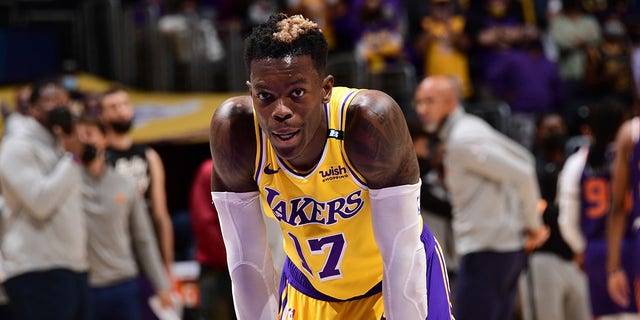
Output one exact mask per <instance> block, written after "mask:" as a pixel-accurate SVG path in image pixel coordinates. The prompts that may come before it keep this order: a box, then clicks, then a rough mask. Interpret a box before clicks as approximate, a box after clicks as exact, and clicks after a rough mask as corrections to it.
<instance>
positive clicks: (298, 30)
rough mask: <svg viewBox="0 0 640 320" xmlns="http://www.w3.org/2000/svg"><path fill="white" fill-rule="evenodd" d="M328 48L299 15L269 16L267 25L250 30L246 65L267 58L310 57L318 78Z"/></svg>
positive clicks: (318, 32)
mask: <svg viewBox="0 0 640 320" xmlns="http://www.w3.org/2000/svg"><path fill="white" fill-rule="evenodd" d="M327 54H328V45H327V40H326V39H325V37H324V35H323V34H322V31H321V30H320V28H319V27H318V25H317V24H316V23H315V22H313V21H311V20H309V19H307V18H304V17H303V16H301V15H295V16H287V15H286V14H284V13H279V14H275V15H272V16H271V17H270V18H269V21H267V22H265V23H263V24H260V25H258V26H256V27H255V28H253V30H252V32H251V34H250V35H249V36H248V37H247V39H246V40H245V52H244V58H245V64H246V66H247V70H250V66H251V61H253V60H259V59H266V58H275V59H279V58H284V57H286V56H302V55H309V56H310V57H311V60H312V61H313V66H314V68H315V69H316V70H317V71H318V74H320V75H321V76H323V75H324V72H325V66H326V64H327Z"/></svg>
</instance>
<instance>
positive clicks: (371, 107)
mask: <svg viewBox="0 0 640 320" xmlns="http://www.w3.org/2000/svg"><path fill="white" fill-rule="evenodd" d="M401 114H402V110H401V109H400V106H398V103H397V102H396V101H395V100H394V99H393V98H392V97H391V96H389V95H388V94H386V93H384V92H382V91H379V90H372V89H363V90H360V91H358V92H357V93H356V95H355V96H354V98H353V100H352V101H351V103H350V104H349V107H348V109H347V121H348V122H349V121H350V120H365V121H373V120H382V119H386V120H390V119H389V116H390V115H401Z"/></svg>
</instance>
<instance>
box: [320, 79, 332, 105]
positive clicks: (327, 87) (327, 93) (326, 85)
mask: <svg viewBox="0 0 640 320" xmlns="http://www.w3.org/2000/svg"><path fill="white" fill-rule="evenodd" d="M331 90H333V76H332V75H328V76H326V77H325V78H324V79H323V80H322V102H324V103H329V100H330V99H331Z"/></svg>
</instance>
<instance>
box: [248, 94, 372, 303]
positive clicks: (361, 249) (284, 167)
mask: <svg viewBox="0 0 640 320" xmlns="http://www.w3.org/2000/svg"><path fill="white" fill-rule="evenodd" d="M357 91H358V90H356V89H350V88H344V87H335V88H333V91H332V95H331V100H330V102H329V103H328V104H325V111H326V115H327V120H328V121H327V122H328V124H329V132H328V133H327V141H326V144H325V148H324V152H323V154H322V157H321V158H320V162H319V163H318V165H317V166H316V167H315V168H314V169H313V170H312V171H310V172H305V173H299V172H296V171H295V170H293V169H292V167H291V166H290V165H289V164H288V163H287V162H286V161H285V160H282V159H280V158H278V156H277V154H276V152H275V150H274V149H273V147H272V146H271V144H270V142H269V140H268V138H266V137H265V136H264V135H263V134H262V132H261V129H260V127H259V125H258V122H257V119H255V116H254V119H255V128H256V137H257V140H258V141H257V142H258V143H257V145H258V150H257V156H256V174H255V177H254V178H255V179H256V182H257V184H258V187H259V189H260V194H261V201H262V206H263V208H264V211H265V213H266V214H267V215H268V216H269V217H271V218H274V219H276V220H278V221H279V223H280V226H281V230H282V236H283V240H284V241H283V242H284V245H283V246H284V251H285V253H286V254H287V256H288V257H289V259H290V260H291V261H292V262H293V263H294V264H295V265H296V267H297V268H298V269H300V270H301V271H302V272H303V273H304V275H305V276H306V277H307V279H308V280H309V282H310V283H311V285H313V287H314V288H315V289H316V290H317V291H319V292H321V293H323V294H325V295H327V296H331V297H333V298H336V299H340V300H346V299H349V298H353V297H358V296H361V295H363V294H365V293H367V292H368V291H369V290H370V289H372V288H373V287H374V286H376V285H377V284H378V283H379V282H380V281H381V280H382V258H381V256H380V252H379V251H378V247H377V245H376V242H375V239H374V236H373V228H372V225H371V210H370V201H369V191H368V188H367V186H366V182H365V181H364V179H363V178H362V176H361V175H359V174H358V173H357V172H355V169H354V167H353V166H352V165H351V163H350V162H349V160H348V159H347V157H346V153H345V150H344V141H343V139H342V138H343V136H344V126H345V117H346V110H347V107H348V106H349V103H351V100H352V99H353V97H354V96H355V95H356V93H357Z"/></svg>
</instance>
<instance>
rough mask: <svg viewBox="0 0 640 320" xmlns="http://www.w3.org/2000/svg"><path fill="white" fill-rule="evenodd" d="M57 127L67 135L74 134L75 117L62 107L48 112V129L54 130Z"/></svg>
mask: <svg viewBox="0 0 640 320" xmlns="http://www.w3.org/2000/svg"><path fill="white" fill-rule="evenodd" d="M55 126H59V127H60V128H61V129H62V131H63V132H64V133H65V134H71V132H73V117H72V116H71V111H69V109H68V108H67V107H64V106H60V107H56V108H53V109H51V110H49V112H47V119H46V127H47V128H49V130H53V127H55Z"/></svg>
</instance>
